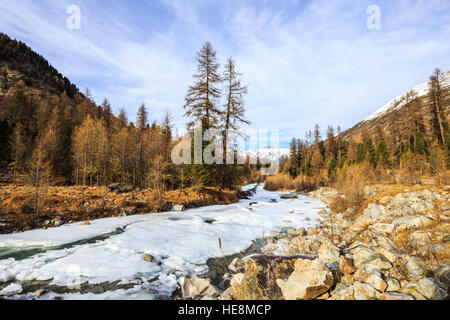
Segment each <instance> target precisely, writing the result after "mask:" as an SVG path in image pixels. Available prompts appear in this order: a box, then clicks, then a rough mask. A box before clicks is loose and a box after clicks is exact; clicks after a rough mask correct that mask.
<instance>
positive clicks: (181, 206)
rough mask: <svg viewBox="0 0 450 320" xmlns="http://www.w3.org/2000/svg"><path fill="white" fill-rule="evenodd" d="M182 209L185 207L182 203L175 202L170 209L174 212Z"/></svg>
mask: <svg viewBox="0 0 450 320" xmlns="http://www.w3.org/2000/svg"><path fill="white" fill-rule="evenodd" d="M184 209H185V208H184V205H182V204H177V205H174V206H173V207H172V211H176V212H182V211H184Z"/></svg>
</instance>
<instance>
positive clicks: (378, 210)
mask: <svg viewBox="0 0 450 320" xmlns="http://www.w3.org/2000/svg"><path fill="white" fill-rule="evenodd" d="M384 213H385V209H384V207H383V206H379V205H378V204H375V203H372V204H370V205H369V206H368V207H367V209H366V210H364V213H363V216H364V218H367V219H378V218H379V217H381V216H382V215H383V214H384Z"/></svg>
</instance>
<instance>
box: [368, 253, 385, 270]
mask: <svg viewBox="0 0 450 320" xmlns="http://www.w3.org/2000/svg"><path fill="white" fill-rule="evenodd" d="M361 268H362V269H365V270H370V269H378V270H381V271H387V270H389V269H391V268H392V264H391V262H390V261H389V260H388V259H387V258H386V257H385V256H383V255H382V254H379V253H376V254H374V255H372V256H371V257H369V258H368V259H367V260H365V261H363V263H361Z"/></svg>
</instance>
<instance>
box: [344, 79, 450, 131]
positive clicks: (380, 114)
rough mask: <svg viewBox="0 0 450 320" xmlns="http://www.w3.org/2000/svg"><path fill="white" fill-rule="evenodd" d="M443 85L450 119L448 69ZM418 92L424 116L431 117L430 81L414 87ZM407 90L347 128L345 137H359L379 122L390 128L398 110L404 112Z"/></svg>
mask: <svg viewBox="0 0 450 320" xmlns="http://www.w3.org/2000/svg"><path fill="white" fill-rule="evenodd" d="M441 85H442V88H443V92H444V101H443V103H444V113H445V116H446V118H447V120H449V112H448V109H449V108H448V107H449V104H450V71H447V72H446V73H444V74H443V76H442V79H441ZM412 90H414V91H415V92H416V94H417V98H418V99H419V101H420V104H421V108H420V110H421V113H422V115H423V116H424V118H428V117H430V101H429V98H428V93H429V83H428V82H425V83H422V84H420V85H418V86H416V87H414V88H412ZM406 94H407V92H404V93H402V94H401V95H399V96H397V97H396V98H394V99H392V100H390V101H389V102H388V103H386V104H385V105H384V106H382V107H381V108H380V109H378V110H377V111H375V112H374V113H372V114H371V115H370V116H368V117H367V118H366V119H364V120H363V121H361V122H359V123H358V124H357V125H355V126H354V127H353V128H351V129H348V130H346V131H345V132H343V133H342V137H343V138H344V139H349V138H352V137H353V138H358V137H359V136H360V134H361V132H362V130H363V128H368V129H373V128H374V127H375V126H376V125H377V124H380V125H381V126H382V127H383V128H384V129H388V128H389V126H391V125H392V123H393V118H394V117H395V113H396V112H400V113H402V112H403V110H402V109H403V108H404V106H405V97H406Z"/></svg>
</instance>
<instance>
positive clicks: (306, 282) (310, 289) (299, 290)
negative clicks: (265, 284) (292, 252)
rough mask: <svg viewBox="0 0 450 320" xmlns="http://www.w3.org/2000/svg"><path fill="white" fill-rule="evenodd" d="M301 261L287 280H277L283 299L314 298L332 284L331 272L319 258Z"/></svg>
mask: <svg viewBox="0 0 450 320" xmlns="http://www.w3.org/2000/svg"><path fill="white" fill-rule="evenodd" d="M302 262H303V263H302V264H300V265H299V266H298V267H297V268H296V270H295V271H294V272H293V273H292V274H291V276H290V277H289V278H288V279H287V280H282V279H278V280H277V284H278V286H279V287H280V288H281V290H282V292H283V297H284V298H285V300H309V299H314V298H317V297H318V296H320V295H322V294H324V293H325V292H327V291H328V290H329V289H330V288H331V287H332V286H333V282H334V281H333V274H332V272H331V271H330V270H329V269H328V268H327V266H326V265H325V264H324V263H323V262H322V261H321V260H320V259H316V260H313V261H310V260H304V261H302Z"/></svg>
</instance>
